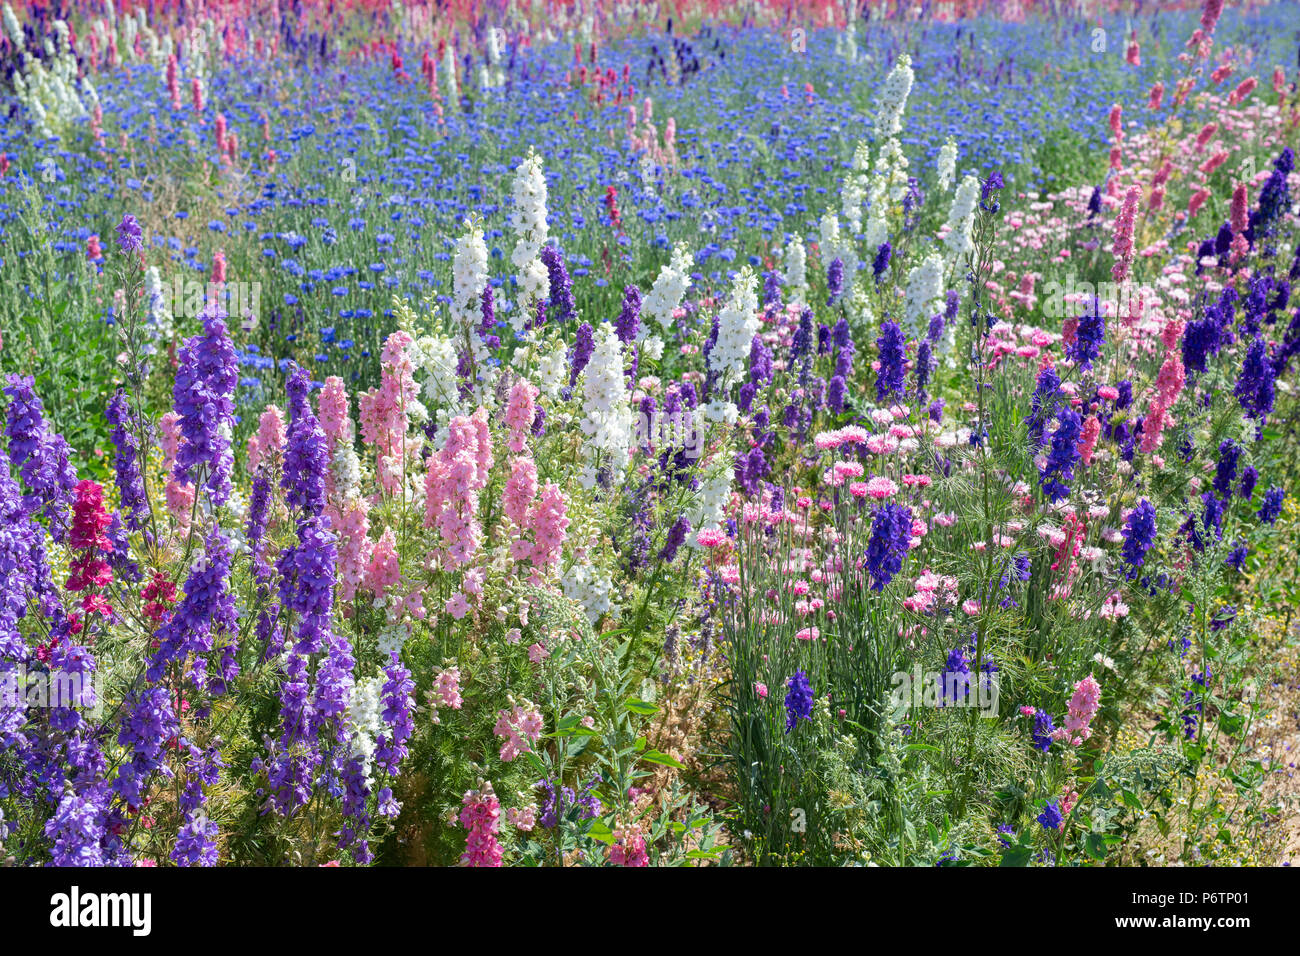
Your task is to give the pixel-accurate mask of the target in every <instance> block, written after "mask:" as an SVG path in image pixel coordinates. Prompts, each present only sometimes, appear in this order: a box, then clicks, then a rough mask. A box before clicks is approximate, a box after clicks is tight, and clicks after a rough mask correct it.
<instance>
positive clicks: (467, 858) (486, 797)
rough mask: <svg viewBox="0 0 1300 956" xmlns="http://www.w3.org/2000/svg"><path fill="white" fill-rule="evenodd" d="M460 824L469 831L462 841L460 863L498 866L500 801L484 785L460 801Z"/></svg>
mask: <svg viewBox="0 0 1300 956" xmlns="http://www.w3.org/2000/svg"><path fill="white" fill-rule="evenodd" d="M461 802H462V803H463V804H464V806H463V807H462V809H461V811H460V825H461V826H463V827H464V828H465V829H466V830H468V831H469V835H468V836H467V837H466V838H465V852H464V853H463V854H461V858H460V861H461V863H463V864H465V866H500V865H501V843H500V841H499V840H498V839H497V833H498V831H499V830H500V829H501V801H500V800H498V799H497V795H496V794H495V793H493V792H492V785H491V784H488V783H485V784H483V785H482V789H480V790H470V791H467V792H466V794H465V796H464V798H463V799H462V801H461Z"/></svg>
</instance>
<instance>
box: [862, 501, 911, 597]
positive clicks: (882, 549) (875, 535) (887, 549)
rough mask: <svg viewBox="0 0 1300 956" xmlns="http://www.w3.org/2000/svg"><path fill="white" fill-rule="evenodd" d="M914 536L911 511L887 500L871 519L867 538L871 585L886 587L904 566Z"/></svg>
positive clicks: (868, 569) (868, 568)
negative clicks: (887, 502) (868, 537)
mask: <svg viewBox="0 0 1300 956" xmlns="http://www.w3.org/2000/svg"><path fill="white" fill-rule="evenodd" d="M911 537H912V511H911V509H910V508H905V507H903V506H902V505H897V504H886V505H881V506H880V508H878V509H877V510H876V513H875V516H874V517H873V518H872V519H871V538H870V540H869V541H868V542H867V558H866V560H867V571H868V572H869V573H870V575H871V589H872V590H873V591H883V590H884V589H885V586H886V585H888V584H889V582H890V581H892V580H893V579H894V575H896V574H898V572H899V571H901V570H902V568H903V559H904V558H905V557H906V556H907V551H908V545H909V543H910V541H911Z"/></svg>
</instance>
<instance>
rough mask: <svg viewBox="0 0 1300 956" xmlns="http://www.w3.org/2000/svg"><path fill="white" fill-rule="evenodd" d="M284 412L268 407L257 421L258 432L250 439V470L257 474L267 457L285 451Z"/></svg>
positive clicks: (274, 407)
mask: <svg viewBox="0 0 1300 956" xmlns="http://www.w3.org/2000/svg"><path fill="white" fill-rule="evenodd" d="M284 438H285V430H284V412H282V411H280V409H279V408H278V407H277V406H275V405H267V406H266V410H265V411H263V412H262V415H261V417H260V418H258V420H257V431H256V432H255V433H254V434H252V435H250V436H249V438H248V470H249V471H250V472H256V471H257V469H258V467H259V466H260V465H261V464H262V462H263V460H265V459H266V458H267V456H269V455H272V454H276V453H279V452H282V451H283V450H284Z"/></svg>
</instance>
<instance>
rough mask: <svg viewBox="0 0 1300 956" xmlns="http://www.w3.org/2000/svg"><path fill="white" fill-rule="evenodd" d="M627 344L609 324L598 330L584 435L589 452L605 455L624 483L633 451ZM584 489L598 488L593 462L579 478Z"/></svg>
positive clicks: (586, 383) (586, 379) (587, 375)
mask: <svg viewBox="0 0 1300 956" xmlns="http://www.w3.org/2000/svg"><path fill="white" fill-rule="evenodd" d="M624 365H625V359H624V355H623V343H622V341H621V340H620V339H619V337H618V333H617V332H615V331H614V326H613V325H611V324H610V323H609V322H602V323H601V324H600V327H599V328H598V329H596V336H595V350H594V351H593V352H592V354H591V360H590V361H589V362H588V363H587V368H586V369H585V370H584V372H583V390H582V395H583V401H582V410H583V413H584V417H583V420H582V423H581V427H582V432H583V434H584V435H586V436H587V450H588V452H593V453H597V452H602V453H604V454H603V455H602V458H603V461H604V463H605V464H606V465H607V466H608V467H609V468H610V470H611V471H612V472H613V478H615V479H621V477H622V474H623V470H624V469H625V468H626V467H627V462H628V452H629V450H630V449H631V447H632V412H631V409H630V408H629V407H628V402H627V385H626V380H625V378H624ZM579 480H580V481H581V483H582V486H583V487H584V488H592V487H594V486H595V484H596V469H595V467H594V466H593V464H592V462H591V461H590V460H589V461H588V462H587V463H586V464H585V465H584V467H583V470H582V474H581V475H580V477H579Z"/></svg>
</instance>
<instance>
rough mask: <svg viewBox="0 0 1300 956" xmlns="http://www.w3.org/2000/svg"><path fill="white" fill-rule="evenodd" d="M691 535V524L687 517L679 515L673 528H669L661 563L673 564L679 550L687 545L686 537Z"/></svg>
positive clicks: (661, 551)
mask: <svg viewBox="0 0 1300 956" xmlns="http://www.w3.org/2000/svg"><path fill="white" fill-rule="evenodd" d="M689 533H690V522H689V520H688V519H686V516H685V515H679V518H677V520H676V522H673V523H672V527H671V528H668V535H667V536H666V537H664V542H663V548H662V549H660V551H659V561H664V562H671V561H672V559H673V558H676V557H677V550H679V549H680V548H681V545H682V544H685V541H686V535H689Z"/></svg>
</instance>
